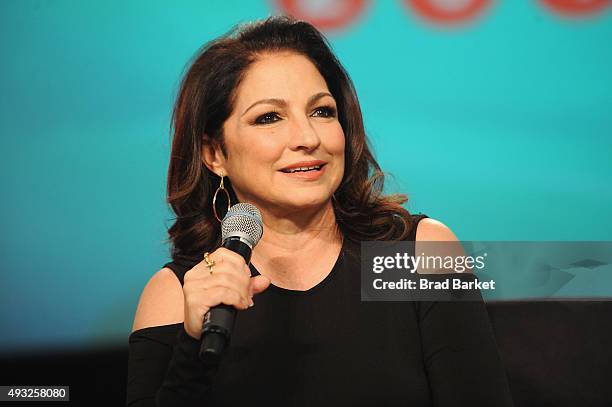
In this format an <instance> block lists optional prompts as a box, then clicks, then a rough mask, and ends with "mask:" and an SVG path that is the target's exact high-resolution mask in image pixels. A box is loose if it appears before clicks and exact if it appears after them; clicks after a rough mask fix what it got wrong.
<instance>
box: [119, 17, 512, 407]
mask: <svg viewBox="0 0 612 407" xmlns="http://www.w3.org/2000/svg"><path fill="white" fill-rule="evenodd" d="M173 124H174V140H173V145H172V157H171V162H170V168H169V175H168V200H169V203H170V204H171V206H172V208H173V210H174V211H175V213H176V215H177V218H176V222H175V223H174V225H173V226H172V227H171V228H170V230H169V235H170V239H171V242H172V246H173V251H172V257H173V261H172V262H171V263H168V264H166V265H165V267H164V268H162V269H161V270H160V271H159V272H158V273H157V274H155V275H154V276H153V277H152V278H151V280H150V281H149V283H148V284H147V286H146V287H145V289H144V291H143V293H142V296H141V299H140V303H139V305H138V309H137V312H136V317H135V321H134V327H133V329H134V332H133V333H132V335H131V336H130V361H129V379H128V405H131V406H145V405H156V403H157V405H160V406H170V405H177V406H178V405H180V406H190V405H245V404H244V403H249V404H253V405H259V404H262V403H264V402H267V403H279V405H308V406H312V405H335V406H337V405H350V406H356V405H414V406H429V405H468V404H469V405H472V406H474V405H496V406H502V405H504V406H505V405H511V399H510V395H509V390H508V386H507V382H506V378H505V374H504V370H503V367H502V365H501V362H500V359H499V356H498V353H497V350H496V347H495V341H494V338H493V334H492V331H491V328H490V326H489V322H488V319H487V315H486V310H485V308H484V305H483V304H482V303H415V302H361V301H360V278H359V266H360V265H359V247H360V246H359V242H360V241H364V240H390V239H397V240H415V239H416V240H417V241H418V240H428V241H431V240H434V241H435V240H456V238H455V236H454V235H453V233H452V232H451V231H450V230H449V229H448V228H447V227H446V226H444V225H443V224H441V223H440V222H437V221H435V220H432V219H425V218H426V217H425V215H419V216H412V215H410V214H409V213H408V212H407V211H406V210H405V209H404V208H403V207H402V206H401V204H402V203H403V202H405V201H406V197H405V196H403V195H395V196H385V195H383V194H382V187H383V175H382V172H381V171H380V169H379V167H378V165H377V163H376V161H375V160H374V158H373V156H372V154H371V152H370V150H369V148H368V145H367V143H366V137H365V132H364V127H363V122H362V116H361V111H360V108H359V104H358V101H357V97H356V94H355V90H354V88H353V85H352V82H351V80H350V79H349V77H348V75H347V73H346V72H345V71H344V69H343V68H342V66H341V65H340V63H339V62H338V61H337V60H336V58H335V57H334V55H333V54H332V52H331V51H330V49H329V47H328V45H327V43H326V41H325V39H324V38H323V37H322V35H321V34H320V33H319V32H318V31H317V30H316V29H315V28H314V27H312V26H311V25H310V24H307V23H305V22H301V21H295V20H292V19H290V18H288V17H271V18H269V19H267V20H265V21H260V22H257V23H253V24H249V25H246V26H243V27H241V28H240V29H239V30H238V31H237V32H234V33H231V34H229V35H226V36H223V37H221V38H219V39H217V40H215V41H213V42H211V43H209V44H207V45H206V46H205V47H204V48H203V49H202V50H201V52H200V53H199V54H198V56H197V57H196V59H195V60H194V62H193V63H192V65H191V67H190V69H189V70H188V72H187V73H186V75H185V78H184V80H183V82H182V84H181V88H180V92H179V96H178V100H177V102H176V106H175V109H174V115H173ZM236 202H249V203H252V204H254V205H255V206H257V207H258V208H259V209H260V211H261V213H262V218H263V223H264V234H263V237H262V238H261V240H260V241H259V243H258V245H257V246H256V247H255V248H254V250H253V254H252V259H251V265H250V266H247V265H246V264H245V263H244V260H242V258H241V257H240V256H238V255H237V254H235V253H232V252H230V251H228V250H226V249H224V248H220V243H221V242H220V220H221V217H222V216H223V213H224V211H225V210H226V209H227V207H228V205H229V204H230V203H231V204H234V203H236ZM213 203H214V204H213ZM417 225H418V228H417ZM205 252H206V255H205V256H203V254H204V253H205ZM253 297H254V298H253ZM221 303H224V304H227V305H231V306H234V307H235V308H237V309H238V310H240V311H239V312H238V313H237V317H236V322H235V327H234V332H233V334H232V340H231V343H230V347H229V348H228V349H227V351H226V353H225V355H224V357H223V359H222V361H221V363H220V364H219V365H218V366H208V365H205V364H203V363H202V362H200V361H199V359H198V350H199V345H200V342H199V339H200V335H201V332H200V330H201V328H202V320H203V317H204V315H205V313H206V312H207V311H208V310H209V309H210V308H211V307H213V306H215V305H218V304H221Z"/></svg>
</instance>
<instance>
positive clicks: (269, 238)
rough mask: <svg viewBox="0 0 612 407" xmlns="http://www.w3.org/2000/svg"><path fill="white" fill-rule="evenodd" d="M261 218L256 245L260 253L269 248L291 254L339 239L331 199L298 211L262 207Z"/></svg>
mask: <svg viewBox="0 0 612 407" xmlns="http://www.w3.org/2000/svg"><path fill="white" fill-rule="evenodd" d="M262 219H263V224H264V234H263V236H262V238H261V240H260V241H259V243H258V244H257V247H256V250H257V251H258V252H259V254H260V255H265V253H266V252H270V251H274V252H277V253H278V252H281V253H282V252H284V253H292V254H295V253H296V252H300V251H304V250H305V251H308V249H309V248H312V247H313V246H316V247H320V246H321V245H322V244H325V245H334V244H336V243H341V242H342V236H341V234H340V232H339V230H338V227H337V224H336V215H335V213H334V209H333V206H332V203H331V200H330V201H328V202H327V203H326V204H325V206H324V207H323V208H321V207H319V208H315V209H311V210H300V211H296V212H293V213H285V214H283V215H280V216H279V215H278V214H275V213H271V212H269V211H266V210H262Z"/></svg>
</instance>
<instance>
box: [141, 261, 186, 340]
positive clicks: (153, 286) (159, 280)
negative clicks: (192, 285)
mask: <svg viewBox="0 0 612 407" xmlns="http://www.w3.org/2000/svg"><path fill="white" fill-rule="evenodd" d="M183 312H184V311H183V288H182V287H181V283H180V282H179V280H178V278H177V277H176V275H175V274H174V273H173V272H172V270H170V269H169V268H167V267H164V268H163V269H161V270H159V271H158V272H157V273H155V274H154V275H153V277H151V279H150V280H149V282H148V283H147V285H146V286H145V288H144V290H143V291H142V294H141V295H140V301H139V302H138V308H137V309H136V316H135V317H134V325H133V326H132V331H137V330H139V329H143V328H148V327H152V326H161V325H170V324H176V323H179V322H183V318H184V316H183Z"/></svg>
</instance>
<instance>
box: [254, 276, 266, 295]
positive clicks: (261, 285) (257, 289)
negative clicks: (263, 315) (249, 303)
mask: <svg viewBox="0 0 612 407" xmlns="http://www.w3.org/2000/svg"><path fill="white" fill-rule="evenodd" d="M269 286H270V279H269V278H268V277H266V276H262V275H259V276H255V277H252V278H251V284H250V288H249V290H250V292H251V293H253V295H255V294H259V293H261V292H262V291H264V290H265V289H266V288H268V287H269Z"/></svg>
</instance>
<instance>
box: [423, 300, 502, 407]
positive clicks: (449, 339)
mask: <svg viewBox="0 0 612 407" xmlns="http://www.w3.org/2000/svg"><path fill="white" fill-rule="evenodd" d="M416 307H417V314H418V318H419V325H420V332H421V343H422V347H423V359H424V361H425V366H426V370H427V375H428V378H429V382H430V388H431V391H432V397H433V401H434V406H436V407H443V406H464V405H465V406H472V407H476V406H498V407H506V406H509V407H511V406H513V402H512V396H511V393H510V387H509V385H508V379H507V376H506V372H505V369H504V367H503V364H502V361H501V357H500V355H499V351H498V349H497V344H496V342H495V337H494V335H493V329H492V327H491V324H490V321H489V318H488V315H487V310H486V307H485V304H484V302H483V301H482V300H481V301H452V302H450V301H449V302H418V303H416Z"/></svg>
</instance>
